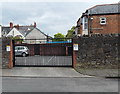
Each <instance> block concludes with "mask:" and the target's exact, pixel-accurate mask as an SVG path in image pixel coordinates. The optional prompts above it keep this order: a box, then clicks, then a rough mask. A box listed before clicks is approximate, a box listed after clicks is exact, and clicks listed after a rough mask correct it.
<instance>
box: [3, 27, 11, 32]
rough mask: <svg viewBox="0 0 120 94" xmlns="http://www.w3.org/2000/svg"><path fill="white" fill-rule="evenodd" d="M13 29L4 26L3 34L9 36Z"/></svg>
mask: <svg viewBox="0 0 120 94" xmlns="http://www.w3.org/2000/svg"><path fill="white" fill-rule="evenodd" d="M11 30H12V29H11V28H10V27H5V26H2V33H6V34H8V33H9V32H10V31H11Z"/></svg>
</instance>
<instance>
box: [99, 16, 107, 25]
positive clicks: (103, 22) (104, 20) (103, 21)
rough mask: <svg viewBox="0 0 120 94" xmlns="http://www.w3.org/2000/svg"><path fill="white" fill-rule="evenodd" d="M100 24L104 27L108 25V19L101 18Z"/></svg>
mask: <svg viewBox="0 0 120 94" xmlns="http://www.w3.org/2000/svg"><path fill="white" fill-rule="evenodd" d="M100 24H102V25H104V24H106V18H105V17H102V18H100Z"/></svg>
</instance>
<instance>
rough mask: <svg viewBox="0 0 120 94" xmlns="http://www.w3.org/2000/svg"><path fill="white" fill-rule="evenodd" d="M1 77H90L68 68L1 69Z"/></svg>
mask: <svg viewBox="0 0 120 94" xmlns="http://www.w3.org/2000/svg"><path fill="white" fill-rule="evenodd" d="M2 77H92V76H88V75H83V74H80V73H78V72H77V71H75V70H74V69H73V68H70V67H14V68H13V69H2Z"/></svg>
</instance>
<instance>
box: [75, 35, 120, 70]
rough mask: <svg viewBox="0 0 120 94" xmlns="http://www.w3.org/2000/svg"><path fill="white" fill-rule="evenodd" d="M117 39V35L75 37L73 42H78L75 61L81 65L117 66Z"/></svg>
mask: <svg viewBox="0 0 120 94" xmlns="http://www.w3.org/2000/svg"><path fill="white" fill-rule="evenodd" d="M119 36H120V35H119ZM118 39H119V38H118V36H117V35H92V36H91V37H79V38H75V39H74V40H73V41H74V43H78V44H79V51H78V52H77V54H76V55H77V58H76V59H77V63H79V64H81V67H99V66H104V67H106V68H107V67H118V66H117V65H118ZM119 47H120V45H119ZM119 54H120V53H119Z"/></svg>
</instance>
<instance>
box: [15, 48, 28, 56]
mask: <svg viewBox="0 0 120 94" xmlns="http://www.w3.org/2000/svg"><path fill="white" fill-rule="evenodd" d="M15 55H16V56H23V57H26V56H28V55H29V49H28V48H27V47H26V46H15Z"/></svg>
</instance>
